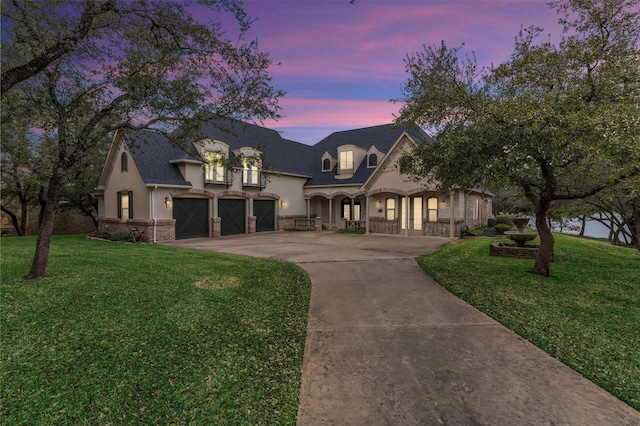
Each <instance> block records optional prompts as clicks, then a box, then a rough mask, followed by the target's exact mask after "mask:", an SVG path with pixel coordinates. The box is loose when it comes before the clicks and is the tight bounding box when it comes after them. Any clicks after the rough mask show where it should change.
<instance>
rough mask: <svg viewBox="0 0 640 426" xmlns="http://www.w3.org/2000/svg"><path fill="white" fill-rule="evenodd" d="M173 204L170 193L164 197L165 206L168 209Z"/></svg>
mask: <svg viewBox="0 0 640 426" xmlns="http://www.w3.org/2000/svg"><path fill="white" fill-rule="evenodd" d="M171 204H172V201H171V197H169V196H168V195H167V196H166V197H164V207H165V208H167V209H170V208H171Z"/></svg>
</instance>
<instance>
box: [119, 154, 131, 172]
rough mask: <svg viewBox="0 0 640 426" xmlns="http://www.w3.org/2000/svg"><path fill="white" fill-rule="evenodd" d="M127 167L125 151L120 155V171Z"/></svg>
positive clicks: (127, 158) (127, 159)
mask: <svg viewBox="0 0 640 426" xmlns="http://www.w3.org/2000/svg"><path fill="white" fill-rule="evenodd" d="M128 167H129V157H127V153H126V152H123V153H122V155H121V156H120V171H121V172H126V171H127V170H128Z"/></svg>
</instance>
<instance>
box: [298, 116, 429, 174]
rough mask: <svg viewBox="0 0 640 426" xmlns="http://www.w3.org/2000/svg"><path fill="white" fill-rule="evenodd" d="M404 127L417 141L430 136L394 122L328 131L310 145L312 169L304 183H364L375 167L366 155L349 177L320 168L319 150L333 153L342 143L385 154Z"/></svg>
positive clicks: (418, 129) (320, 153)
mask: <svg viewBox="0 0 640 426" xmlns="http://www.w3.org/2000/svg"><path fill="white" fill-rule="evenodd" d="M405 131H406V132H407V133H408V134H409V135H411V136H412V137H414V138H415V139H416V141H417V140H420V139H422V138H427V139H428V138H429V136H428V135H427V134H426V133H425V132H424V131H422V130H421V129H420V128H418V127H407V126H404V125H393V124H384V125H381V126H374V127H366V128H363V129H355V130H345V131H341V132H335V133H332V134H330V135H329V136H327V137H326V138H324V139H323V140H321V141H320V142H318V143H317V144H316V145H314V146H313V148H314V153H313V164H312V165H311V168H310V169H309V170H310V171H311V172H312V173H313V177H312V178H311V179H309V180H308V181H307V183H306V184H305V186H317V185H347V184H363V183H365V182H366V181H367V179H369V176H371V173H373V171H374V170H375V168H368V167H367V159H366V158H365V159H364V160H363V161H362V162H361V163H360V166H359V167H358V169H357V170H356V171H355V172H354V174H353V177H351V178H349V179H335V173H336V171H335V168H334V170H333V171H331V172H323V171H322V168H321V164H320V159H321V157H322V154H324V153H325V152H329V153H330V154H331V155H333V156H336V153H337V152H338V147H340V146H342V145H355V146H358V147H360V148H363V149H365V150H368V149H369V148H371V147H372V146H374V145H375V147H376V148H377V149H378V150H379V151H381V152H383V153H385V154H386V153H388V152H389V150H390V149H391V148H392V147H393V144H395V143H396V141H397V140H398V138H400V136H401V135H402V133H403V132H405Z"/></svg>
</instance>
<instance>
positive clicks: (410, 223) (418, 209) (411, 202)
mask: <svg viewBox="0 0 640 426" xmlns="http://www.w3.org/2000/svg"><path fill="white" fill-rule="evenodd" d="M407 202H408V205H407ZM422 228H423V217H422V197H410V198H407V197H403V198H402V199H401V201H400V229H401V230H403V231H405V232H406V231H408V233H409V234H415V235H422Z"/></svg>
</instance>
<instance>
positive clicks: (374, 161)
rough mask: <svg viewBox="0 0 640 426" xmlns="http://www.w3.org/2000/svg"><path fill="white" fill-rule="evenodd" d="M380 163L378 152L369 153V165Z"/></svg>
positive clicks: (374, 165)
mask: <svg viewBox="0 0 640 426" xmlns="http://www.w3.org/2000/svg"><path fill="white" fill-rule="evenodd" d="M377 165H378V156H377V155H376V154H369V167H376V166H377Z"/></svg>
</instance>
